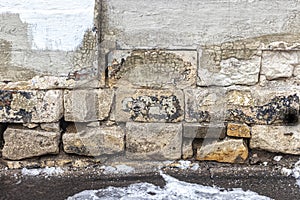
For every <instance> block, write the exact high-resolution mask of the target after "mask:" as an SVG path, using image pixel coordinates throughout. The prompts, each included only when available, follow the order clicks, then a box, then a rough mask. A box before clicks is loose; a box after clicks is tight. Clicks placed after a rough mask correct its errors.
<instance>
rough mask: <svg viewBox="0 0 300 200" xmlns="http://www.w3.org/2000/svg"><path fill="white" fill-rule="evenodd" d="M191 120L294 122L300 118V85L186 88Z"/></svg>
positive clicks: (253, 122)
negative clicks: (265, 87) (261, 87)
mask: <svg viewBox="0 0 300 200" xmlns="http://www.w3.org/2000/svg"><path fill="white" fill-rule="evenodd" d="M184 94H185V108H186V109H185V120H186V121H187V122H210V123H219V122H224V121H236V122H240V123H246V124H294V123H296V122H297V121H298V113H299V87H296V86H295V87H281V88H279V87H278V88H268V89H258V88H256V87H255V88H248V87H239V88H237V87H228V88H199V89H190V90H189V89H188V90H184Z"/></svg>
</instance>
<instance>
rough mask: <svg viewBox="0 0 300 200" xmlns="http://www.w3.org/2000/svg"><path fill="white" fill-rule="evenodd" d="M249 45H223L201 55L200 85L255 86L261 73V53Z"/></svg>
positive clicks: (206, 50) (257, 46)
mask: <svg viewBox="0 0 300 200" xmlns="http://www.w3.org/2000/svg"><path fill="white" fill-rule="evenodd" d="M250 45H251V44H247V43H238V42H232V43H229V42H228V43H223V44H221V45H219V46H217V45H215V46H209V47H205V48H204V49H202V50H201V51H200V53H199V56H200V57H199V68H198V83H197V84H198V85H199V86H212V85H214V86H229V85H235V84H239V85H255V84H256V83H257V82H258V76H259V71H260V62H261V57H260V54H261V52H260V51H259V50H257V49H258V48H259V45H260V43H259V42H256V43H254V45H256V48H253V46H250Z"/></svg>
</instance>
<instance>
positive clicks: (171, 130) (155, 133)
mask: <svg viewBox="0 0 300 200" xmlns="http://www.w3.org/2000/svg"><path fill="white" fill-rule="evenodd" d="M181 143H182V125H181V124H175V123H172V124H170V123H134V122H128V123H127V124H126V157H127V158H129V159H141V160H150V159H151V160H173V159H180V157H181Z"/></svg>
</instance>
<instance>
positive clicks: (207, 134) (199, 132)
mask: <svg viewBox="0 0 300 200" xmlns="http://www.w3.org/2000/svg"><path fill="white" fill-rule="evenodd" d="M225 135H226V127H225V125H224V124H213V123H211V124H209V123H202V124H197V123H185V124H184V125H183V137H184V138H201V139H203V138H224V137H225Z"/></svg>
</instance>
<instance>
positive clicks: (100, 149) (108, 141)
mask: <svg viewBox="0 0 300 200" xmlns="http://www.w3.org/2000/svg"><path fill="white" fill-rule="evenodd" d="M124 136H125V135H124V130H123V129H122V128H121V127H116V126H113V127H98V128H90V127H86V128H85V129H82V130H80V131H79V132H77V133H65V134H64V135H63V137H62V140H63V146H64V151H65V152H66V153H73V154H79V155H85V156H101V155H105V154H115V153H121V152H123V151H124Z"/></svg>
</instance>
